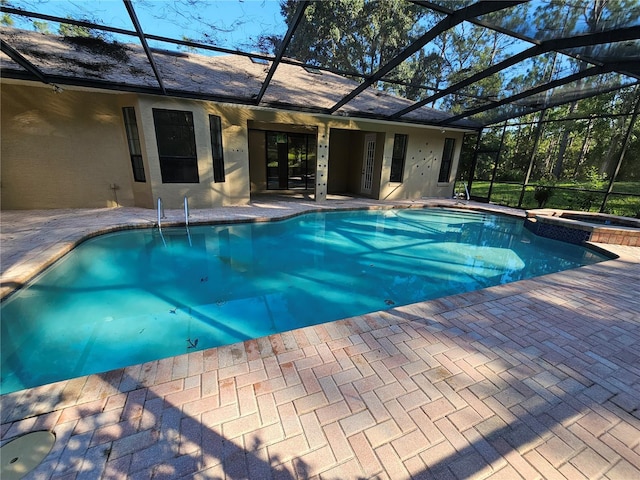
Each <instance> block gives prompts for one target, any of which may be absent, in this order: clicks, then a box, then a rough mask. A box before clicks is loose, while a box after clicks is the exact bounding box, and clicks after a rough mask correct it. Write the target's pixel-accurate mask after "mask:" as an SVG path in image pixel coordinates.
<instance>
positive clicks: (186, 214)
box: [184, 195, 189, 227]
mask: <svg viewBox="0 0 640 480" xmlns="http://www.w3.org/2000/svg"><path fill="white" fill-rule="evenodd" d="M184 223H185V225H186V226H187V227H188V226H189V200H188V199H187V197H186V195H185V197H184Z"/></svg>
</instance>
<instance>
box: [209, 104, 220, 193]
mask: <svg viewBox="0 0 640 480" xmlns="http://www.w3.org/2000/svg"><path fill="white" fill-rule="evenodd" d="M209 130H210V132H211V156H212V157H213V181H214V182H216V183H220V182H224V157H223V154H222V124H221V122H220V117H218V116H217V115H209Z"/></svg>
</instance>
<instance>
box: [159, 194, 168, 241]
mask: <svg viewBox="0 0 640 480" xmlns="http://www.w3.org/2000/svg"><path fill="white" fill-rule="evenodd" d="M163 218H166V217H165V215H164V206H163V205H162V198H160V197H158V232H160V238H162V243H163V244H164V246H165V247H166V246H167V242H165V240H164V235H163V234H162V219H163Z"/></svg>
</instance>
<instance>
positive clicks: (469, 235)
mask: <svg viewBox="0 0 640 480" xmlns="http://www.w3.org/2000/svg"><path fill="white" fill-rule="evenodd" d="M190 237H191V238H190V241H189V238H188V237H187V235H186V231H185V229H184V228H175V229H164V242H163V239H162V238H161V237H160V235H159V234H158V231H157V230H151V229H145V230H127V231H122V232H117V233H112V234H107V235H102V236H99V237H95V238H93V239H90V240H88V241H86V242H84V243H82V244H81V245H80V246H79V247H77V248H76V249H74V250H73V251H72V252H70V253H69V254H68V255H66V256H65V257H63V258H62V259H61V260H60V261H58V262H56V263H55V264H54V265H53V266H52V267H51V268H49V269H47V270H46V271H45V272H44V273H43V274H41V275H40V276H39V277H38V278H36V279H35V280H34V282H32V283H31V284H30V285H28V286H27V287H25V288H23V289H22V290H20V291H19V292H16V293H15V294H14V295H12V296H11V297H10V298H9V299H8V300H7V301H5V302H3V304H2V305H1V309H2V311H1V313H2V337H1V341H2V351H1V352H2V353H1V355H2V358H1V361H2V364H1V370H2V372H1V374H2V383H1V392H2V393H7V392H11V391H16V390H20V389H22V388H26V387H33V386H37V385H42V384H45V383H50V382H53V381H57V380H62V379H67V378H72V377H77V376H81V375H86V374H89V373H98V372H103V371H107V370H111V369H114V368H119V367H123V366H127V365H134V364H138V363H143V362H147V361H150V360H155V359H158V358H163V357H168V356H173V355H178V354H182V353H186V352H190V351H194V350H200V349H204V348H210V347H214V346H220V345H225V344H230V343H234V342H237V341H241V340H246V339H249V338H256V337H261V336H265V335H269V334H272V333H275V332H282V331H287V330H291V329H295V328H299V327H303V326H307V325H312V324H317V323H321V322H327V321H331V320H337V319H340V318H345V317H350V316H354V315H360V314H364V313H367V312H372V311H378V310H383V309H388V308H392V307H394V306H398V305H405V304H410V303H415V302H419V301H423V300H427V299H433V298H437V297H442V296H445V295H451V294H455V293H460V292H465V291H470V290H476V289H480V288H484V287H487V286H491V285H497V284H502V283H506V282H512V281H515V280H520V279H523V278H530V277H534V276H537V275H542V274H546V273H551V272H557V271H560V270H565V269H569V268H573V267H577V266H581V265H586V264H591V263H595V262H599V261H602V260H604V259H605V257H603V256H601V255H599V254H597V253H594V252H592V251H590V250H588V249H585V248H582V247H579V246H576V245H570V244H565V243H562V242H558V241H555V240H549V239H546V238H542V237H537V236H535V235H533V234H532V233H531V232H529V231H528V230H526V229H525V228H523V222H522V220H518V219H512V218H509V217H503V216H497V215H491V214H486V213H476V212H468V211H455V210H446V209H424V210H416V209H411V210H386V211H349V212H326V213H312V214H306V215H302V216H298V217H295V218H292V219H289V220H284V221H276V222H268V223H245V224H232V225H212V226H199V227H192V228H191V231H190Z"/></svg>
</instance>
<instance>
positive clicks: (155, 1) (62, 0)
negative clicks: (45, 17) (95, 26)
mask: <svg viewBox="0 0 640 480" xmlns="http://www.w3.org/2000/svg"><path fill="white" fill-rule="evenodd" d="M9 3H10V5H11V6H13V7H16V8H23V9H25V10H30V11H36V12H39V13H44V14H49V15H55V16H59V17H67V16H71V17H73V18H76V19H84V20H89V21H93V22H95V23H101V24H107V25H110V26H114V27H118V28H123V29H127V30H134V27H133V24H132V23H131V20H130V18H129V15H128V13H127V10H126V8H125V6H124V3H123V2H122V1H121V0H9ZM133 6H134V8H135V10H136V14H137V16H138V20H139V22H140V24H141V26H142V28H143V30H144V31H145V33H149V34H154V35H161V36H165V37H171V38H177V39H182V38H185V37H186V38H189V39H193V40H196V41H202V40H204V39H205V35H207V36H208V41H209V42H211V43H213V44H214V45H216V46H220V47H225V48H232V49H235V48H240V49H244V50H255V49H252V48H250V46H251V45H252V44H255V40H256V39H257V38H258V36H259V35H261V34H271V33H277V34H279V35H282V34H284V33H285V32H286V24H285V23H284V20H283V18H282V16H281V15H280V3H279V1H278V0H222V1H218V0H176V1H173V0H134V1H133ZM15 26H16V27H19V28H33V27H32V26H31V25H29V24H26V23H22V22H16V25H15ZM50 29H51V31H53V32H54V33H55V31H56V30H57V25H51V27H50ZM114 39H115V40H118V41H122V42H124V43H127V42H129V43H130V42H131V41H132V38H131V37H126V36H125V37H119V36H116V38H114ZM153 43H154V42H150V44H152V46H157V47H160V48H170V46H169V45H167V44H160V45H153Z"/></svg>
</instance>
